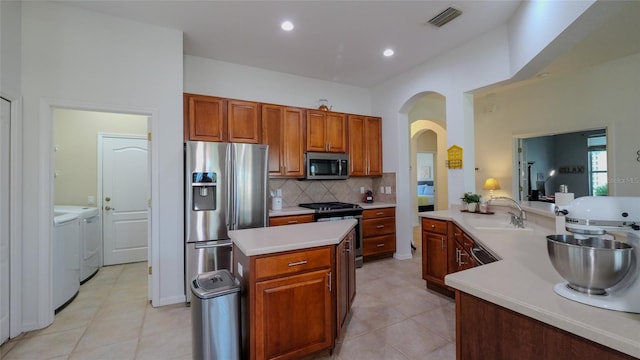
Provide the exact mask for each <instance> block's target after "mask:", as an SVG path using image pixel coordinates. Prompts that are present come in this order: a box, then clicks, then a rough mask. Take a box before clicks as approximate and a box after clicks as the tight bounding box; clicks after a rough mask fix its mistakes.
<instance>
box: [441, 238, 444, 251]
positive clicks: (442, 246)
mask: <svg viewBox="0 0 640 360" xmlns="http://www.w3.org/2000/svg"><path fill="white" fill-rule="evenodd" d="M440 247H441V248H442V249H443V250H444V238H443V237H441V238H440Z"/></svg>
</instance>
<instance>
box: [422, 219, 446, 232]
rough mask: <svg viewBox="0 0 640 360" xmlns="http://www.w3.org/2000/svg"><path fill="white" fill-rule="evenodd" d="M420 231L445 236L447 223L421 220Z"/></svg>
mask: <svg viewBox="0 0 640 360" xmlns="http://www.w3.org/2000/svg"><path fill="white" fill-rule="evenodd" d="M422 231H429V232H435V233H438V234H443V235H446V234H447V222H446V221H444V220H434V219H426V218H422Z"/></svg>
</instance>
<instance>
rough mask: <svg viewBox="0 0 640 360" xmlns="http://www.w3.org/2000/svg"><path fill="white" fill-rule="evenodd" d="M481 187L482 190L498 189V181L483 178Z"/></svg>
mask: <svg viewBox="0 0 640 360" xmlns="http://www.w3.org/2000/svg"><path fill="white" fill-rule="evenodd" d="M482 188H483V189H484V190H500V183H499V182H498V180H496V179H494V178H488V179H487V180H485V182H484V185H483V186H482Z"/></svg>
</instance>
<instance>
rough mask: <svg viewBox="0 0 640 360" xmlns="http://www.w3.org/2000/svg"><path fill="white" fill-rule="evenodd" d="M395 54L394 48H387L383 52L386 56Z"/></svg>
mask: <svg viewBox="0 0 640 360" xmlns="http://www.w3.org/2000/svg"><path fill="white" fill-rule="evenodd" d="M393 54H394V52H393V49H385V50H384V51H383V52H382V55H384V56H386V57H390V56H393Z"/></svg>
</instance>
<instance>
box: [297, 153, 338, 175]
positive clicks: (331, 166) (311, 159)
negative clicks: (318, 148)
mask: <svg viewBox="0 0 640 360" xmlns="http://www.w3.org/2000/svg"><path fill="white" fill-rule="evenodd" d="M304 163H305V179H307V180H340V179H347V178H348V177H349V155H348V154H338V153H319V152H308V153H306V154H305V162H304Z"/></svg>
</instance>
